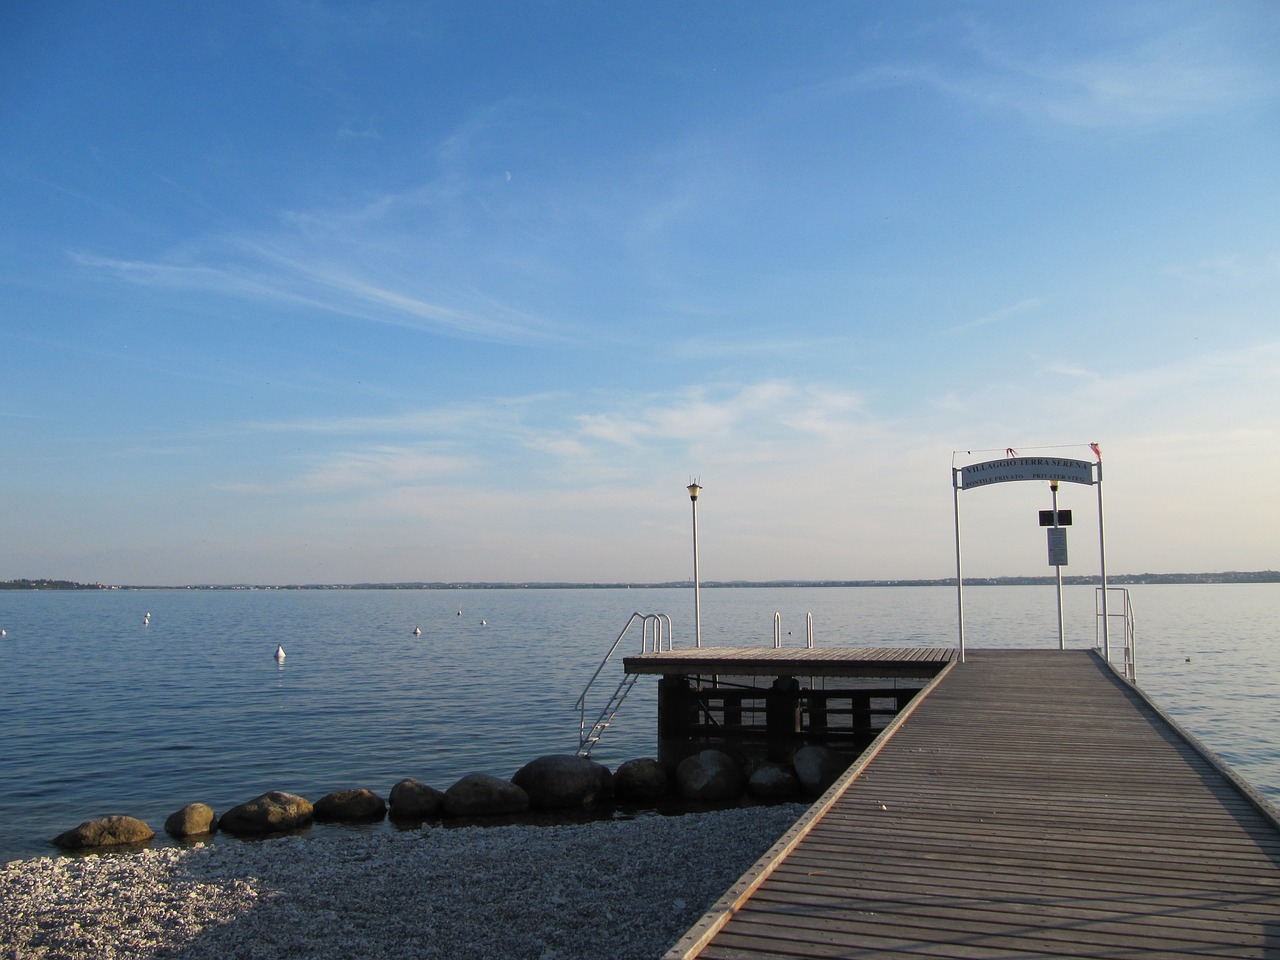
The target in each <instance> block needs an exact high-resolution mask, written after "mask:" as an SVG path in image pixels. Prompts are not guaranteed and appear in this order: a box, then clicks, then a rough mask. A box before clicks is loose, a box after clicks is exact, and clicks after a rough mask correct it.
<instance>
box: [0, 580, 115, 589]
mask: <svg viewBox="0 0 1280 960" xmlns="http://www.w3.org/2000/svg"><path fill="white" fill-rule="evenodd" d="M105 589H107V588H106V587H104V586H103V585H102V584H100V583H76V582H75V581H74V580H4V581H0V590H105Z"/></svg>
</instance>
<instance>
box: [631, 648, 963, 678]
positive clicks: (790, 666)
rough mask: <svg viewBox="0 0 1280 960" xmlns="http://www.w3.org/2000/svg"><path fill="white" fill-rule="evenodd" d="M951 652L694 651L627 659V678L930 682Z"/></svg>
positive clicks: (900, 650) (771, 649)
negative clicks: (908, 679) (843, 678)
mask: <svg viewBox="0 0 1280 960" xmlns="http://www.w3.org/2000/svg"><path fill="white" fill-rule="evenodd" d="M955 653H956V652H955V650H954V649H953V648H951V647H694V648H690V649H681V650H663V651H656V652H649V653H642V654H637V655H635V656H630V657H623V660H622V665H623V670H624V671H625V672H626V673H636V674H685V675H707V674H717V673H723V674H733V675H738V676H781V675H796V676H832V677H835V676H855V677H911V678H920V679H926V680H927V679H928V678H930V677H932V676H933V675H934V674H936V673H937V671H938V670H939V669H941V668H942V667H943V666H945V665H946V664H948V663H950V662H952V661H953V660H954V659H955Z"/></svg>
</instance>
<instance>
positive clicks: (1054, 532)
mask: <svg viewBox="0 0 1280 960" xmlns="http://www.w3.org/2000/svg"><path fill="white" fill-rule="evenodd" d="M1045 533H1047V534H1048V535H1049V566H1051V567H1065V566H1066V565H1067V531H1066V530H1065V529H1063V528H1062V527H1050V528H1049V529H1048V530H1046V531H1045Z"/></svg>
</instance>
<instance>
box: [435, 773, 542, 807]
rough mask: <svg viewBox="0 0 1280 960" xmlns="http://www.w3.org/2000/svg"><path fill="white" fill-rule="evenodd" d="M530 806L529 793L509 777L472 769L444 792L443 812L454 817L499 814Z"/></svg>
mask: <svg viewBox="0 0 1280 960" xmlns="http://www.w3.org/2000/svg"><path fill="white" fill-rule="evenodd" d="M528 809H529V794H527V793H525V792H524V790H523V788H521V787H518V786H516V785H515V784H514V783H512V782H511V781H510V780H501V779H499V778H498V777H491V776H489V775H488V774H487V773H469V774H467V775H466V776H465V777H463V778H462V779H461V780H459V781H458V782H457V783H455V784H454V785H453V786H452V787H450V788H449V789H448V790H446V791H445V792H444V812H445V813H447V814H448V815H449V816H451V817H496V816H501V815H502V814H506V813H523V812H524V811H525V810H528Z"/></svg>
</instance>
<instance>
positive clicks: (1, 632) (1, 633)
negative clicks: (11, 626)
mask: <svg viewBox="0 0 1280 960" xmlns="http://www.w3.org/2000/svg"><path fill="white" fill-rule="evenodd" d="M8 635H9V634H7V633H5V632H4V631H3V630H0V637H7V636H8Z"/></svg>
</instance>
